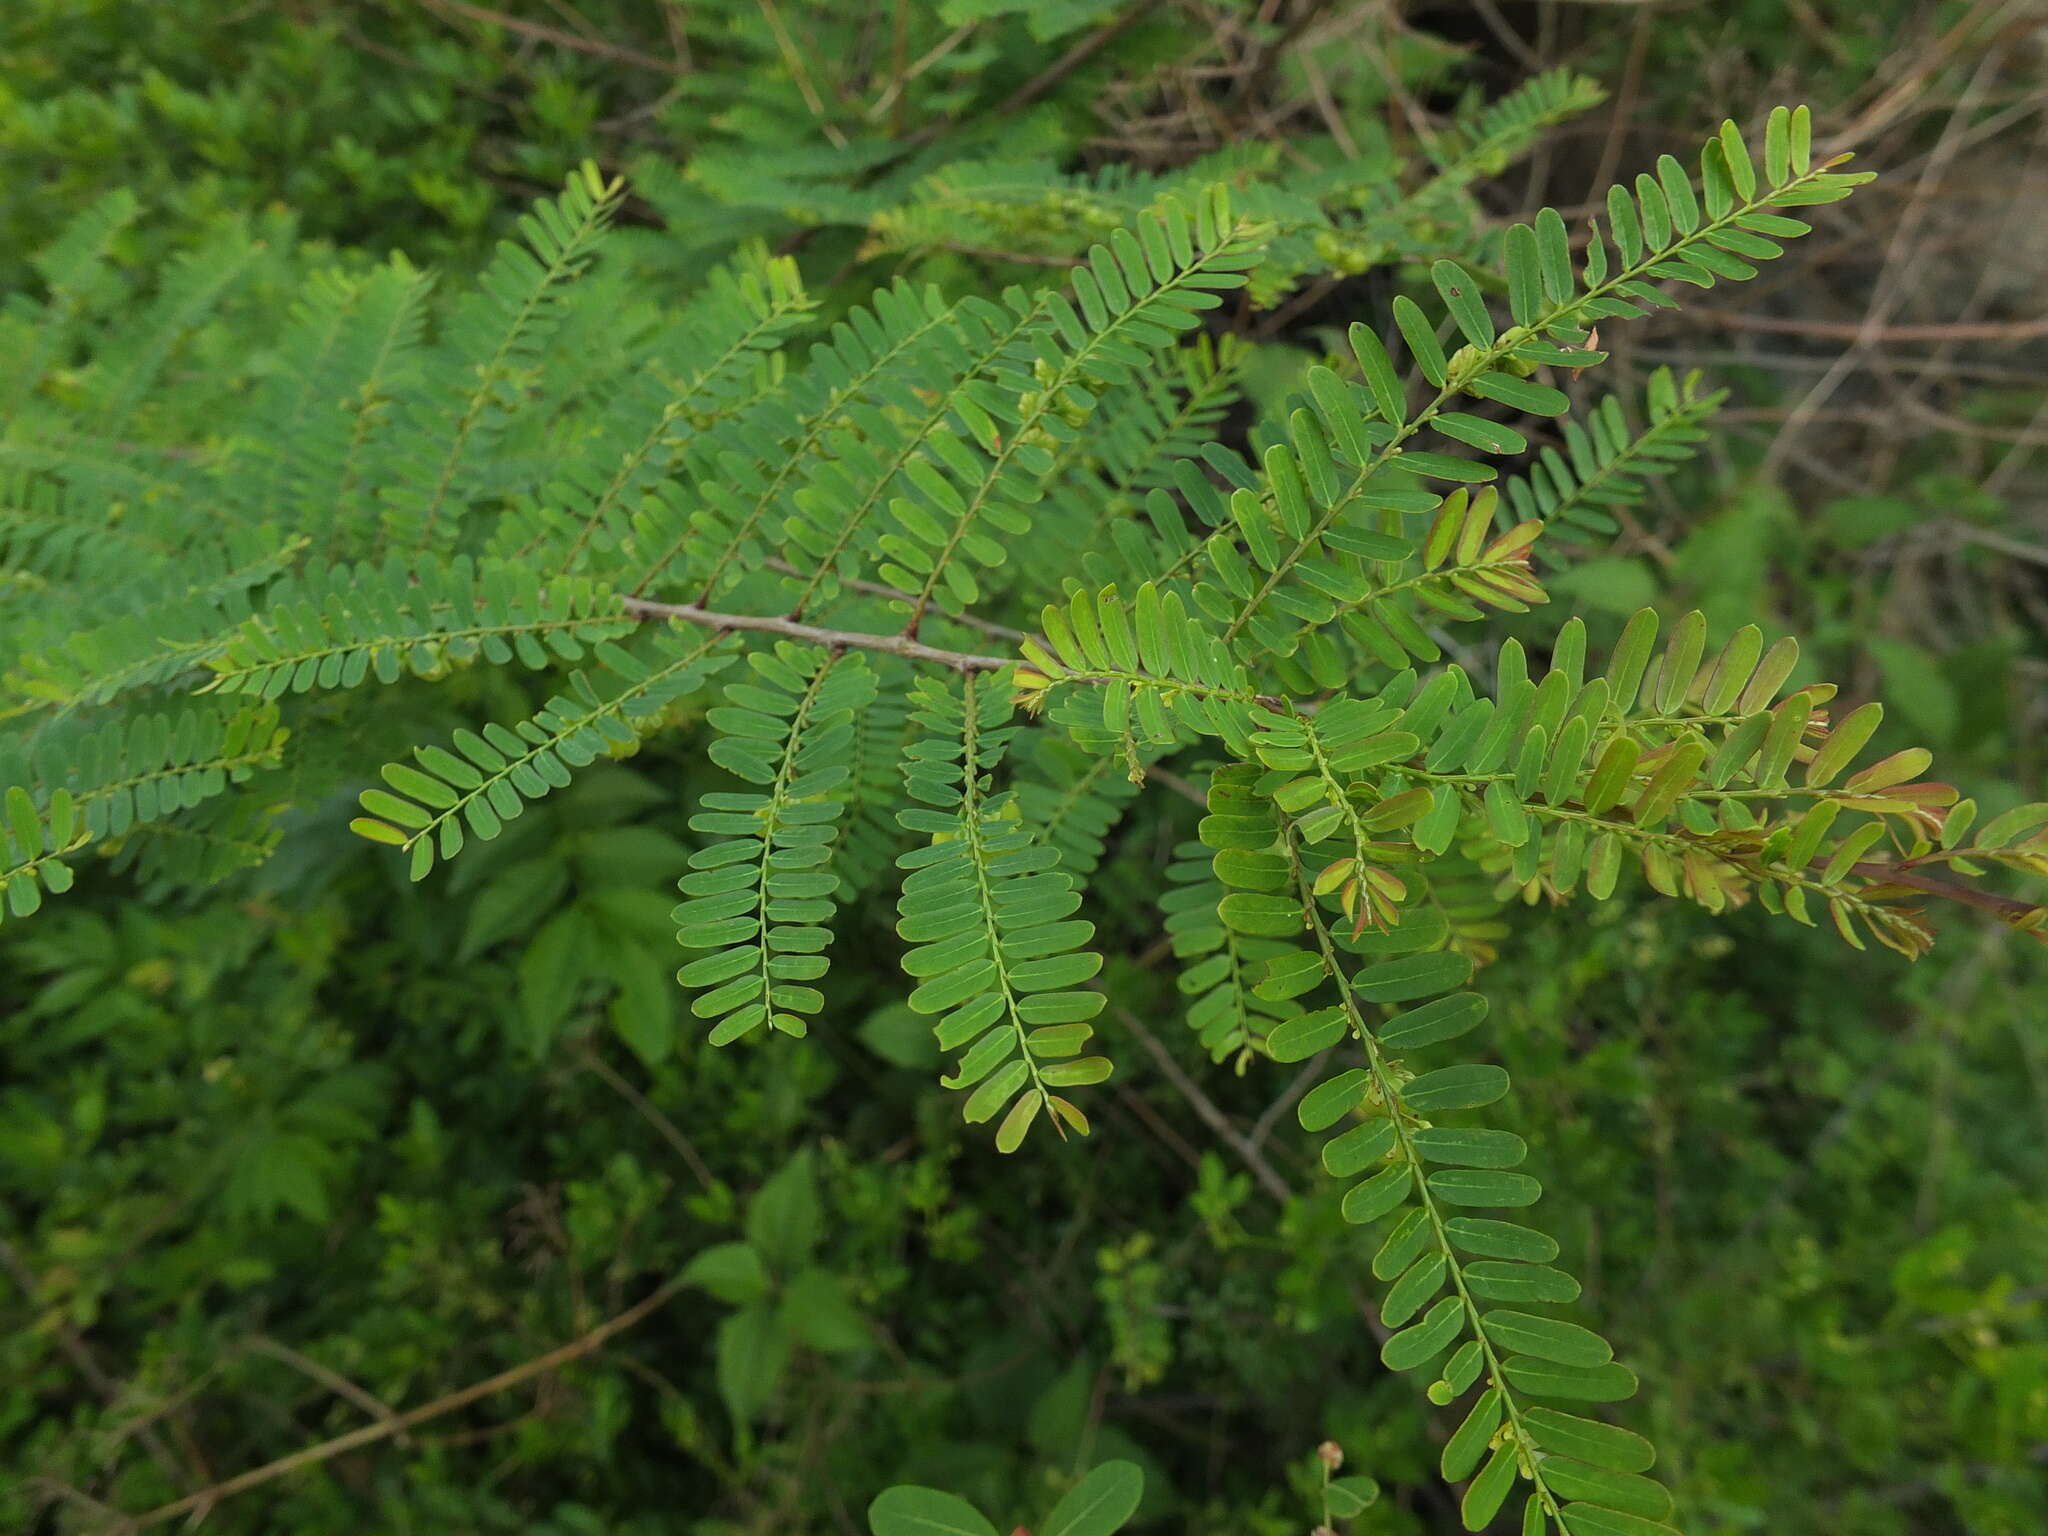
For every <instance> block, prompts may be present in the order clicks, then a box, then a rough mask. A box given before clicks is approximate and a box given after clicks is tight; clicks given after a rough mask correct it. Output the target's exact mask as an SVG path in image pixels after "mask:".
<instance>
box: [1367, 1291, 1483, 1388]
mask: <svg viewBox="0 0 2048 1536" xmlns="http://www.w3.org/2000/svg"><path fill="white" fill-rule="evenodd" d="M1464 1328H1465V1303H1464V1302H1463V1301H1461V1300H1459V1299H1458V1298H1457V1297H1456V1296H1446V1297H1445V1298H1444V1299H1443V1300H1442V1301H1440V1302H1438V1303H1437V1304H1436V1305H1435V1306H1433V1307H1431V1308H1430V1309H1429V1313H1428V1315H1427V1316H1425V1317H1424V1318H1423V1319H1422V1321H1421V1322H1419V1323H1417V1324H1415V1326H1414V1327H1412V1328H1403V1329H1402V1330H1401V1331H1400V1332H1399V1333H1397V1334H1395V1335H1393V1337H1391V1338H1389V1339H1388V1340H1387V1342H1386V1343H1384V1344H1382V1345H1381V1346H1380V1360H1381V1362H1382V1363H1383V1364H1385V1366H1386V1367H1387V1369H1388V1370H1390V1371H1412V1370H1414V1369H1415V1368H1416V1367H1417V1366H1418V1365H1426V1364H1427V1363H1428V1362H1430V1361H1431V1360H1434V1359H1435V1358H1436V1357H1437V1356H1438V1355H1440V1354H1442V1353H1443V1352H1444V1351H1445V1350H1447V1349H1449V1348H1450V1347H1451V1344H1452V1342H1453V1341H1454V1340H1456V1338H1457V1337H1458V1335H1459V1334H1460V1333H1462V1332H1464Z"/></svg>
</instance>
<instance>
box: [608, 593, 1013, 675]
mask: <svg viewBox="0 0 2048 1536" xmlns="http://www.w3.org/2000/svg"><path fill="white" fill-rule="evenodd" d="M623 602H624V605H625V609H626V612H628V613H631V614H637V615H639V616H640V617H642V618H654V619H678V620H681V621H682V622H683V623H685V624H699V625H702V626H703V627H704V628H706V629H711V630H716V631H718V632H719V633H721V634H726V633H730V632H731V631H734V630H752V631H755V632H757V633H760V634H764V635H782V636H785V637H786V638H788V639H791V640H805V641H809V642H810V643H811V644H813V645H823V646H828V647H830V648H832V649H834V650H841V651H847V650H852V651H882V652H884V653H886V654H888V655H890V656H901V657H904V658H905V659H906V660H909V661H929V662H935V663H937V664H938V665H940V666H943V667H951V668H952V669H953V670H954V671H956V672H995V671H999V670H1001V669H1002V668H1004V667H1007V666H1009V665H1010V664H1011V662H1013V661H1014V660H1015V659H1016V658H1015V657H1012V656H983V655H977V654H976V653H974V652H972V651H949V650H945V649H944V648H942V647H940V646H936V645H926V644H925V643H924V642H923V641H922V640H915V639H912V638H911V637H910V636H909V635H904V634H896V635H871V634H868V633H867V632H866V631H864V630H858V629H826V628H824V627H822V626H820V625H817V624H803V623H799V622H798V621H797V620H795V619H784V618H777V617H774V616H772V615H769V614H760V613H715V612H713V611H712V610H711V609H709V608H700V607H698V606H697V605H696V604H695V603H656V602H650V601H649V600H648V599H646V598H644V597H629V598H625V599H623Z"/></svg>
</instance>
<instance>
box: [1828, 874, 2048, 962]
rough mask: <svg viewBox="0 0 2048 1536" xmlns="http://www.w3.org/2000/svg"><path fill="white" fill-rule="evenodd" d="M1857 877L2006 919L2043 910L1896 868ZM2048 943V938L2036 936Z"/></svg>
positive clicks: (2013, 899)
mask: <svg viewBox="0 0 2048 1536" xmlns="http://www.w3.org/2000/svg"><path fill="white" fill-rule="evenodd" d="M1856 873H1857V874H1859V875H1861V876H1863V878H1864V879H1866V880H1875V881H1878V882H1879V883H1880V884H1883V885H1900V886H1904V887H1905V888H1906V889H1907V890H1909V891H1919V892H1921V893H1922V894H1924V895H1928V896H1939V897H1940V898H1941V899H1942V900H1943V901H1954V902H1960V903H1961V904H1962V905H1964V906H1966V907H1975V908H1976V909H1977V910H1978V911H1980V912H1990V913H1993V914H1995V915H1997V916H1999V917H2002V918H2008V917H2009V918H2020V917H2030V916H2032V915H2033V914H2034V913H2035V912H2038V911H2039V910H2040V908H2039V907H2038V906H2036V905H2035V904H2034V903H2033V902H2031V901H2021V900H2019V899H2018V898H2017V897H2014V896H2000V895H1999V894H1998V893H1997V892H1995V891H1980V890H1978V889H1977V888H1976V887H1975V886H1969V885H1956V884H1954V883H1953V882H1951V881H1947V880H1936V879H1935V878H1933V876H1931V875H1923V874H1921V873H1919V872H1918V871H1917V870H1911V869H1901V868H1899V866H1897V865H1896V864H1881V863H1871V864H1858V865H1857V866H1856ZM2034 936H2035V937H2036V938H2038V939H2041V940H2042V941H2043V942H2044V943H2048V934H2040V933H2037V934H2035V935H2034Z"/></svg>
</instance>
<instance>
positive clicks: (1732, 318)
mask: <svg viewBox="0 0 2048 1536" xmlns="http://www.w3.org/2000/svg"><path fill="white" fill-rule="evenodd" d="M1688 313H1689V314H1690V315H1691V316H1692V317H1693V318H1695V319H1701V320H1711V321H1712V322H1713V323H1714V324H1716V325H1725V326H1727V327H1729V328H1730V329H1731V330H1737V331H1779V332H1783V333H1784V334H1786V335H1788V336H1820V337H1825V338H1826V339H1828V340H1830V341H1866V340H1867V341H1871V342H1875V343H1878V344H1883V343H1886V342H1898V341H2031V340H2033V339H2034V338H2035V337H2037V336H2048V319H2041V320H1978V321H1969V320H1957V321H1950V322H1947V323H1939V322H1937V323H1933V324H1927V325H1880V326H1878V327H1876V328H1875V329H1872V330H1870V331H1868V332H1866V331H1865V329H1864V327H1863V326H1862V325H1861V324H1860V323H1858V322H1856V321H1853V320H1799V319H1795V318H1793V317H1791V316H1789V315H1788V316H1779V315H1740V314H1732V313H1729V312H1728V311H1726V310H1719V309H1698V308H1695V309H1693V310H1690V311H1688Z"/></svg>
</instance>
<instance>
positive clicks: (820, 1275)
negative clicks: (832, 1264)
mask: <svg viewBox="0 0 2048 1536" xmlns="http://www.w3.org/2000/svg"><path fill="white" fill-rule="evenodd" d="M782 1318H783V1322H784V1323H785V1324H786V1325H787V1326H788V1328H789V1331H790V1332H791V1333H792V1334H794V1335H795V1336H796V1338H797V1339H798V1340H799V1341H800V1342H802V1343H804V1344H807V1345H809V1346H810V1347H811V1348H812V1349H817V1350H823V1351H825V1352H826V1353H827V1354H853V1353H857V1352H858V1351H860V1350H863V1349H866V1348H867V1347H868V1346H869V1345H870V1344H872V1343H873V1342H874V1341H873V1339H872V1337H871V1336H870V1334H869V1332H868V1326H867V1321H866V1319H864V1318H863V1317H862V1316H861V1315H860V1310H859V1309H858V1308H857V1307H855V1306H854V1304H853V1303H852V1301H851V1300H849V1299H848V1297H847V1294H846V1282H845V1281H844V1280H842V1279H840V1278H839V1276H837V1275H834V1274H829V1273H827V1272H826V1271H825V1270H822V1269H807V1270H805V1271H804V1272H803V1273H801V1274H800V1275H798V1276H797V1277H796V1278H795V1279H794V1280H792V1281H790V1282H789V1285H788V1287H787V1288H786V1289H785V1290H784V1291H783V1293H782Z"/></svg>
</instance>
